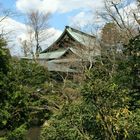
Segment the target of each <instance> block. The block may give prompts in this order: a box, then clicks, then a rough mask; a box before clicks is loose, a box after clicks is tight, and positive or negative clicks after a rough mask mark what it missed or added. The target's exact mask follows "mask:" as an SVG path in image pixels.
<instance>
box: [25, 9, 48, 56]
mask: <svg viewBox="0 0 140 140" xmlns="http://www.w3.org/2000/svg"><path fill="white" fill-rule="evenodd" d="M27 18H28V19H27V20H28V22H27V23H28V33H29V36H30V40H31V43H35V44H34V46H35V50H32V51H35V54H36V55H38V54H39V52H40V51H41V49H42V48H41V45H42V43H43V42H44V41H45V40H46V39H47V38H48V37H49V36H50V35H49V34H48V32H47V29H48V27H49V18H50V14H49V13H43V12H39V11H30V12H29V13H27ZM33 40H34V41H33ZM31 45H32V44H31Z"/></svg>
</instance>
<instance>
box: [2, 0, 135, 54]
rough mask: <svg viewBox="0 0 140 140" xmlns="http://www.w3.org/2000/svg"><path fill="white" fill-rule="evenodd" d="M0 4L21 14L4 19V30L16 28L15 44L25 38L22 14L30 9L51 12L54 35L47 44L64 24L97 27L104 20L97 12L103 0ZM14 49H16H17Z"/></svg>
mask: <svg viewBox="0 0 140 140" xmlns="http://www.w3.org/2000/svg"><path fill="white" fill-rule="evenodd" d="M114 1H119V0H114ZM124 1H125V6H127V5H129V4H132V3H133V2H134V1H135V0H124ZM0 4H1V5H2V7H4V8H5V9H10V10H12V11H14V12H15V13H18V14H19V15H20V14H21V15H22V16H19V15H18V16H14V17H9V18H8V19H7V21H4V23H5V25H7V26H5V28H6V30H9V29H10V28H11V29H14V30H16V33H15V35H14V36H13V37H12V38H16V41H15V44H16V43H18V42H19V38H22V39H25V38H26V35H25V32H26V27H25V17H24V14H26V13H27V12H28V11H30V10H39V11H41V12H44V13H48V12H49V13H50V14H51V18H50V22H49V24H50V29H49V31H53V32H54V33H55V35H54V36H53V38H51V39H50V41H49V43H48V45H49V44H51V43H52V42H53V41H54V40H56V38H58V36H60V34H61V33H62V31H63V30H64V28H65V26H66V25H68V26H72V27H75V28H77V27H79V28H86V27H87V26H88V25H93V27H94V28H98V26H103V25H104V21H103V20H102V19H101V18H100V17H99V16H98V14H97V13H98V12H100V11H102V10H103V8H104V2H103V0H69V1H66V0H0ZM120 9H121V8H120ZM9 23H10V24H9ZM7 28H8V29H7ZM11 46H14V45H11ZM14 50H16V51H17V49H14ZM17 52H19V50H18V51H17Z"/></svg>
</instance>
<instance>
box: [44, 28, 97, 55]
mask: <svg viewBox="0 0 140 140" xmlns="http://www.w3.org/2000/svg"><path fill="white" fill-rule="evenodd" d="M70 30H71V31H72V32H75V33H78V34H79V35H84V36H86V37H90V38H96V37H95V36H93V35H90V34H87V33H85V32H82V31H79V30H77V29H74V28H72V27H70V26H65V30H64V31H63V33H62V34H61V35H60V36H59V38H58V39H57V40H56V41H55V42H54V43H52V44H51V45H50V46H49V47H48V48H46V49H45V50H43V51H42V52H41V53H46V51H47V50H48V49H49V48H51V47H52V46H54V45H55V44H56V43H58V42H59V41H60V40H61V38H62V37H63V36H64V35H65V34H66V33H67V34H68V35H69V36H70V37H71V38H72V39H74V40H75V41H77V42H78V43H80V44H82V43H81V42H80V41H79V40H78V39H76V38H75V37H74V36H73V35H72V34H71V31H70Z"/></svg>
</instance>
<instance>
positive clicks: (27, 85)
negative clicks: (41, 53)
mask: <svg viewBox="0 0 140 140" xmlns="http://www.w3.org/2000/svg"><path fill="white" fill-rule="evenodd" d="M0 52H1V53H0V60H1V61H2V63H1V64H2V65H1V69H0V112H1V113H0V130H3V129H8V130H9V131H10V132H11V133H10V134H9V135H8V136H9V137H10V138H11V139H12V138H13V137H14V135H15V137H17V138H16V139H19V138H18V137H20V135H18V133H19V131H20V130H22V127H20V126H22V125H23V124H25V123H26V125H27V127H29V126H31V125H40V124H42V123H43V122H44V120H45V119H47V118H48V117H49V114H50V111H49V110H48V108H47V107H46V106H47V99H45V98H41V96H42V94H43V93H41V92H40V91H41V90H43V89H42V88H43V85H44V83H45V82H49V75H48V71H47V70H46V69H45V68H44V67H41V66H38V64H35V63H30V62H25V61H22V60H18V59H14V58H11V57H10V55H9V53H7V52H8V50H7V49H5V48H3V47H1V48H0ZM23 132H24V131H23ZM10 138H9V139H10ZM20 139H21V138H20Z"/></svg>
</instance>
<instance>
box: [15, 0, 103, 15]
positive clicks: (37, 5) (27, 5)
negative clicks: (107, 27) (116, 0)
mask: <svg viewBox="0 0 140 140" xmlns="http://www.w3.org/2000/svg"><path fill="white" fill-rule="evenodd" d="M102 1H103V0H98V1H97V0H84V1H83V0H69V1H66V0H17V2H16V7H17V9H18V10H20V11H22V12H27V11H28V10H30V9H31V10H33V9H38V10H40V11H45V12H51V13H54V12H59V13H66V12H70V11H72V10H75V9H86V10H89V9H93V8H94V9H97V8H100V7H102V5H103V2H102Z"/></svg>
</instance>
